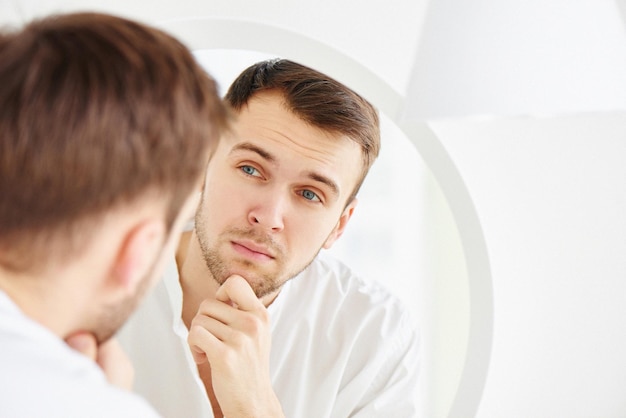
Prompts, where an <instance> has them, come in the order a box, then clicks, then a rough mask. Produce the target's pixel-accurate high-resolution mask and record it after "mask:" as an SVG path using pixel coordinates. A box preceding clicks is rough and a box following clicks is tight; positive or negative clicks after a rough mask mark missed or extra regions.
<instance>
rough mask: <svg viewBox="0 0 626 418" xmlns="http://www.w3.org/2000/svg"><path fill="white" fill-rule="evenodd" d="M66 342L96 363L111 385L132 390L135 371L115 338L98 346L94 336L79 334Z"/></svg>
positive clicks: (86, 333)
mask: <svg viewBox="0 0 626 418" xmlns="http://www.w3.org/2000/svg"><path fill="white" fill-rule="evenodd" d="M65 342H66V344H67V345H69V346H70V347H72V348H73V349H74V350H76V351H78V352H79V353H81V354H83V355H85V356H87V357H89V358H90V359H92V360H93V361H94V362H96V363H97V364H98V366H100V368H101V369H102V371H103V372H104V374H105V376H106V378H107V380H108V381H109V383H111V384H112V385H115V386H118V387H121V388H122V389H126V390H131V389H132V386H133V379H134V376H135V371H134V369H133V365H132V363H131V362H130V359H129V358H128V357H127V356H126V353H124V351H123V350H122V347H121V346H120V344H119V342H118V341H117V340H116V339H115V338H111V339H110V340H108V341H107V342H105V343H103V344H101V345H100V346H98V343H97V341H96V338H95V337H94V336H93V334H91V333H89V332H77V333H75V334H72V335H70V336H69V337H67V338H66V339H65Z"/></svg>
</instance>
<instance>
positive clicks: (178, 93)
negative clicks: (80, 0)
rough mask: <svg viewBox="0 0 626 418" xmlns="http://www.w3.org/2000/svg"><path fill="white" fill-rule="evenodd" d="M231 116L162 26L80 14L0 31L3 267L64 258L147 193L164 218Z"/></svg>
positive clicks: (180, 201)
mask: <svg viewBox="0 0 626 418" xmlns="http://www.w3.org/2000/svg"><path fill="white" fill-rule="evenodd" d="M227 119H228V118H227V112H226V108H225V106H224V105H223V103H222V102H221V100H220V99H219V96H218V93H217V88H216V85H215V82H214V80H213V79H212V78H210V77H209V76H208V75H207V74H206V72H205V71H204V70H203V69H202V68H201V67H200V66H199V65H198V64H197V63H196V61H195V60H194V58H193V55H192V54H191V53H190V51H189V50H188V49H187V48H186V47H185V46H183V45H182V44H181V43H180V42H179V41H177V40H176V39H174V38H173V37H171V36H170V35H168V34H166V33H164V32H162V31H160V30H157V29H154V28H151V27H148V26H145V25H142V24H140V23H137V22H133V21H130V20H126V19H123V18H118V17H114V16H110V15H105V14H98V13H75V14H67V15H58V16H51V17H48V18H44V19H41V20H36V21H33V22H31V23H30V24H28V25H26V26H25V27H24V28H23V29H21V30H20V31H17V32H14V33H5V34H0V265H2V266H4V267H6V268H11V269H13V270H27V269H31V268H35V267H36V266H37V265H41V264H44V263H46V262H47V261H48V259H49V258H51V257H52V256H54V257H59V256H70V255H72V254H67V253H68V252H69V253H71V252H72V251H77V250H78V249H79V248H80V247H81V246H82V245H83V244H84V243H85V242H87V239H88V238H86V236H88V234H85V232H88V231H85V230H84V229H85V226H88V225H90V224H89V222H92V223H93V222H94V219H97V218H98V217H99V216H102V215H104V214H105V213H106V212H107V210H110V209H111V208H114V207H117V206H119V205H122V204H129V203H132V202H134V201H137V200H139V199H140V198H142V197H143V198H145V197H146V196H147V195H148V193H152V194H157V195H158V196H162V198H163V199H164V202H168V201H169V203H168V205H166V207H167V208H168V209H167V211H168V213H167V214H166V219H165V222H166V226H167V227H168V228H169V227H170V226H171V223H172V222H173V220H174V219H175V218H176V215H177V213H178V211H179V210H180V209H181V206H182V204H183V203H184V200H185V199H186V197H187V196H188V195H189V193H191V191H192V187H194V186H195V185H196V184H197V182H198V179H199V178H200V176H201V174H202V172H203V170H204V168H205V165H206V162H207V159H208V153H209V149H210V148H209V146H210V144H211V141H215V140H217V137H218V135H219V134H220V131H222V130H223V129H225V128H226V127H227V124H228V120H227ZM79 235H81V236H79ZM51 238H54V241H52V242H50V239H51ZM53 250H56V251H53ZM53 252H54V254H52V253H53Z"/></svg>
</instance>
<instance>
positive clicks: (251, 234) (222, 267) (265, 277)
mask: <svg viewBox="0 0 626 418" xmlns="http://www.w3.org/2000/svg"><path fill="white" fill-rule="evenodd" d="M202 212H203V211H202V210H198V212H197V214H196V219H195V222H196V236H197V237H198V244H199V246H200V250H201V252H202V258H203V259H204V262H205V264H206V266H207V269H208V270H209V273H210V274H211V276H212V278H213V280H215V281H216V282H217V283H218V284H219V285H222V284H223V283H224V282H225V281H226V279H227V278H228V277H229V276H230V275H231V274H232V269H233V265H232V264H231V263H229V261H228V260H226V259H224V258H223V257H222V256H221V255H220V254H219V250H218V248H219V246H220V244H222V245H230V242H231V241H232V240H236V239H249V240H253V241H255V242H257V243H261V244H263V245H266V246H267V247H269V248H272V249H273V251H274V253H275V259H274V264H275V266H276V268H275V271H274V273H263V272H258V266H256V265H255V263H253V262H251V261H249V260H238V261H236V263H237V264H239V265H240V266H242V267H243V268H244V269H246V270H248V271H255V273H254V276H250V277H244V279H246V281H247V282H248V283H249V284H250V286H251V287H252V289H253V290H254V293H255V295H256V297H257V298H259V299H260V298H262V297H264V296H266V295H269V294H272V293H274V292H277V291H278V290H280V288H281V287H282V286H283V285H284V284H285V283H286V282H287V281H288V280H290V279H292V278H294V277H295V276H297V275H298V274H300V272H302V271H303V270H304V269H305V268H307V267H308V266H309V264H311V262H312V261H313V259H314V258H315V257H316V256H317V253H319V250H318V251H317V252H316V253H315V254H314V255H313V256H312V257H311V259H310V260H308V261H307V262H306V263H305V264H304V265H303V266H301V267H300V268H296V269H294V270H292V271H285V265H284V260H285V252H284V251H283V250H282V248H281V247H280V246H279V245H277V244H276V243H275V242H274V241H273V240H272V239H271V238H270V237H267V236H261V235H260V234H259V233H257V232H256V231H255V230H254V229H238V228H233V229H230V230H227V231H226V232H224V233H223V234H222V235H221V237H222V238H221V239H220V238H218V239H217V240H216V242H215V243H211V240H210V239H209V237H208V236H207V234H206V233H205V228H204V222H203V219H202V218H203V216H202ZM320 249H321V248H320ZM233 263H234V262H233Z"/></svg>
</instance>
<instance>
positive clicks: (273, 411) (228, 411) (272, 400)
mask: <svg viewBox="0 0 626 418" xmlns="http://www.w3.org/2000/svg"><path fill="white" fill-rule="evenodd" d="M188 343H189V346H190V348H191V351H192V353H193V356H194V360H195V361H196V363H197V364H203V363H204V362H207V361H208V362H209V364H210V367H211V377H212V378H211V380H212V385H213V391H214V392H215V396H216V398H217V400H218V402H219V404H220V407H221V409H222V412H223V414H224V416H226V417H238V416H246V417H256V416H263V417H282V416H283V413H282V408H281V406H280V403H279V402H278V399H277V398H276V395H275V393H274V390H273V389H272V384H271V379H270V372H269V355H270V345H271V331H270V321H269V314H268V312H267V309H266V308H265V306H264V305H263V304H262V303H261V301H260V300H259V299H258V298H257V297H256V295H255V294H254V291H253V290H252V288H251V287H250V285H249V284H248V282H247V281H246V280H245V279H244V278H242V277H241V276H237V275H234V276H231V277H229V278H228V279H227V280H226V281H225V282H224V284H223V285H222V286H221V287H220V288H219V290H218V291H217V293H216V299H206V300H205V301H204V302H202V304H201V305H200V308H199V310H198V313H197V314H196V316H195V317H194V319H193V320H192V322H191V326H190V328H189V338H188Z"/></svg>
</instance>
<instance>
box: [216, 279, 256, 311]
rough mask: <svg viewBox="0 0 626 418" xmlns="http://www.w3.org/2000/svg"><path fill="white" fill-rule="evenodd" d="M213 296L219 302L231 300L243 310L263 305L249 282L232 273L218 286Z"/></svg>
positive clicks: (251, 309)
mask: <svg viewBox="0 0 626 418" xmlns="http://www.w3.org/2000/svg"><path fill="white" fill-rule="evenodd" d="M215 298H216V299H217V300H219V301H221V302H225V303H228V302H233V303H235V304H236V305H237V308H238V309H240V310H243V311H255V310H258V309H259V308H261V307H263V308H264V306H263V304H262V303H261V301H260V300H259V299H258V298H257V297H256V294H255V293H254V290H253V289H252V287H251V286H250V283H248V282H247V281H246V279H244V278H243V277H241V276H238V275H232V276H230V277H229V278H228V279H226V281H225V282H224V283H223V284H222V285H221V286H220V288H219V289H218V290H217V293H216V294H215Z"/></svg>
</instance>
